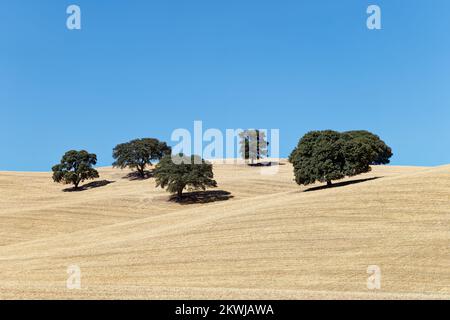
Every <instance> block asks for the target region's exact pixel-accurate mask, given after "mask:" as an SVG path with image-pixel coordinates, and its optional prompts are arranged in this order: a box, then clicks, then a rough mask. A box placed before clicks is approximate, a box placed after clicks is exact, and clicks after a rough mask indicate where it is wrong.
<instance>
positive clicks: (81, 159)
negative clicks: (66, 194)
mask: <svg viewBox="0 0 450 320" xmlns="http://www.w3.org/2000/svg"><path fill="white" fill-rule="evenodd" d="M96 164H97V156H96V155H95V154H93V153H88V152H87V151H85V150H82V151H76V150H71V151H68V152H66V153H65V154H64V156H63V157H62V159H61V163H60V164H57V165H55V166H53V168H52V171H53V181H55V182H58V183H65V184H73V185H74V187H75V189H78V186H79V184H80V183H81V182H83V181H84V180H88V179H95V178H98V177H99V175H98V172H97V170H95V169H94V168H92V166H94V165H96Z"/></svg>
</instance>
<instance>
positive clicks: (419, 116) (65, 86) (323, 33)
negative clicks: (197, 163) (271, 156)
mask: <svg viewBox="0 0 450 320" xmlns="http://www.w3.org/2000/svg"><path fill="white" fill-rule="evenodd" d="M70 4H77V5H79V6H80V7H81V10H82V30H81V31H69V30H67V28H66V18H67V14H66V8H67V6H68V5H70ZM369 4H378V5H379V6H380V7H381V9H382V27H383V29H382V30H380V31H370V30H368V29H367V28H366V17H367V14H366V8H367V6H368V5H369ZM0 34H1V41H0V147H1V148H0V170H50V168H51V166H52V165H53V164H55V163H57V162H58V161H59V159H60V158H61V155H62V154H63V153H64V152H65V151H67V150H70V149H87V150H89V151H90V152H94V153H96V154H97V155H98V159H99V165H110V164H111V161H112V159H111V150H112V148H113V147H114V146H115V145H116V144H117V143H120V142H125V141H128V140H130V139H132V138H137V137H157V138H160V139H162V140H165V141H169V140H170V135H171V132H172V130H173V129H176V128H188V129H190V128H192V126H193V121H194V120H203V122H204V126H205V127H208V128H219V129H226V128H279V129H280V135H281V153H282V155H283V156H287V155H288V154H289V152H290V151H291V150H292V148H293V147H294V146H295V145H296V143H297V141H298V139H299V138H300V137H301V136H302V135H303V134H304V133H306V132H307V131H309V130H318V129H334V130H352V129H367V130H370V131H373V132H375V133H377V134H379V135H380V136H381V137H382V138H383V139H384V140H385V141H386V142H387V143H388V144H389V145H390V146H391V147H392V148H393V150H394V152H395V156H394V158H393V159H392V163H393V164H398V165H439V164H445V163H450V147H449V145H450V143H449V141H450V126H449V122H450V121H449V119H450V1H448V0H433V1H429V0H411V1H402V0H386V1H381V0H372V1H365V0H343V1H335V0H328V1H325V0H322V1H320V0H308V1H306V0H292V1H282V0H281V1H274V0H270V1H269V0H217V1H211V0H194V1H185V0H173V1H162V0H160V1H152V0H145V1H144V0H141V1H138V0H135V1H130V0H127V1H125V0H116V1H106V0H103V1H100V0H72V1H64V0H58V1H50V0H40V1H36V0H28V1H24V0H0Z"/></svg>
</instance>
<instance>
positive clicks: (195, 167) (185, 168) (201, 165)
mask: <svg viewBox="0 0 450 320" xmlns="http://www.w3.org/2000/svg"><path fill="white" fill-rule="evenodd" d="M174 157H178V158H177V161H173V159H172V156H170V155H166V156H164V157H163V158H162V159H161V161H160V162H159V163H158V164H157V165H156V168H155V171H154V175H155V178H156V187H161V188H167V191H169V192H170V193H176V194H177V200H178V201H180V200H181V199H182V196H183V190H184V189H185V188H188V189H189V190H206V188H207V187H217V182H216V181H215V180H213V178H214V174H213V170H212V164H210V163H208V162H206V161H205V160H203V159H202V158H201V157H199V156H194V155H193V156H190V157H188V156H185V155H183V154H179V155H177V156H174Z"/></svg>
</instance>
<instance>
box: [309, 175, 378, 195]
mask: <svg viewBox="0 0 450 320" xmlns="http://www.w3.org/2000/svg"><path fill="white" fill-rule="evenodd" d="M380 178H383V177H372V178H366V179H358V180H350V181H344V182H338V183H333V184H332V185H331V186H327V185H324V186H319V187H313V188H309V189H306V190H305V191H303V192H310V191H319V190H325V189H331V188H339V187H345V186H348V185H352V184H357V183H362V182H367V181H372V180H376V179H380Z"/></svg>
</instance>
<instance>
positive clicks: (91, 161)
mask: <svg viewBox="0 0 450 320" xmlns="http://www.w3.org/2000/svg"><path fill="white" fill-rule="evenodd" d="M171 152H172V149H171V148H170V147H169V146H168V145H167V144H166V143H165V142H161V141H159V140H158V139H153V138H145V139H135V140H132V141H129V142H127V143H121V144H119V145H117V146H116V147H115V148H114V149H113V158H114V159H115V161H114V163H113V167H116V168H121V169H124V168H130V169H132V170H135V171H136V172H137V173H138V175H139V176H140V177H142V178H144V177H145V176H146V170H145V169H146V167H147V166H150V165H152V162H154V161H159V163H158V164H157V165H156V167H155V170H154V172H153V174H154V176H155V178H156V186H157V187H159V186H160V187H162V188H166V189H167V191H169V192H172V193H176V194H177V199H178V200H181V198H182V193H183V190H184V189H185V188H187V189H189V190H205V189H206V188H207V187H216V186H217V182H216V181H215V180H214V179H213V178H214V174H213V170H212V165H211V164H210V163H207V162H206V161H205V160H203V159H201V158H200V157H198V156H192V157H187V156H185V155H183V154H179V155H178V156H179V157H180V158H179V159H181V162H182V163H181V164H175V163H174V162H173V161H172V156H171ZM194 161H195V162H194ZM96 164H97V156H96V155H95V154H92V153H88V152H87V151H85V150H81V151H76V150H71V151H68V152H66V154H64V156H63V157H62V159H61V161H60V163H59V164H57V165H55V166H53V168H52V171H53V180H54V181H55V182H58V183H64V184H72V185H74V189H78V188H79V184H80V183H82V182H83V181H85V180H89V179H95V178H99V173H98V171H97V170H95V169H94V168H93V166H95V165H96Z"/></svg>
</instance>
